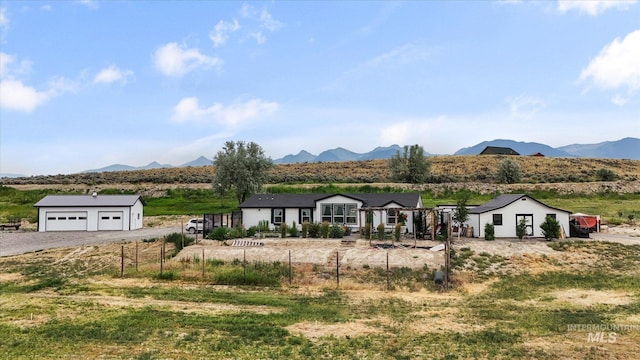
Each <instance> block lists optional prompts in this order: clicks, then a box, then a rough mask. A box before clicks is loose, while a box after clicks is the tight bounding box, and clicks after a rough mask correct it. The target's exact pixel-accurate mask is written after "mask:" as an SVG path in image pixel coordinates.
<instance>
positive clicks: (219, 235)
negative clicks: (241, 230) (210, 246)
mask: <svg viewBox="0 0 640 360" xmlns="http://www.w3.org/2000/svg"><path fill="white" fill-rule="evenodd" d="M207 237H208V238H209V239H211V240H218V241H225V240H227V239H230V236H229V229H228V228H226V227H217V228H215V229H213V231H211V232H210V233H209V235H207Z"/></svg>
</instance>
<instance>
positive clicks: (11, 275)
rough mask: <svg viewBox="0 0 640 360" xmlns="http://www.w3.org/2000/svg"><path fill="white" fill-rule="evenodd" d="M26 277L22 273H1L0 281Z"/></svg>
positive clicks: (18, 279) (17, 279)
mask: <svg viewBox="0 0 640 360" xmlns="http://www.w3.org/2000/svg"><path fill="white" fill-rule="evenodd" d="M22 279H24V276H23V275H22V274H20V273H0V282H13V281H20V280H22Z"/></svg>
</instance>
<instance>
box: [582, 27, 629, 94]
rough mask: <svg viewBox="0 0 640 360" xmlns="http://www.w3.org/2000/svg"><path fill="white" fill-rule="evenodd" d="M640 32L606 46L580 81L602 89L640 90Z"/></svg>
mask: <svg viewBox="0 0 640 360" xmlns="http://www.w3.org/2000/svg"><path fill="white" fill-rule="evenodd" d="M638 64H640V30H636V31H634V32H632V33H630V34H629V35H627V36H626V37H625V38H624V39H622V40H620V39H619V38H616V39H615V40H613V42H612V43H611V44H609V45H607V46H605V47H604V48H603V49H602V50H601V51H600V53H599V54H598V56H596V58H595V59H593V60H591V62H590V63H589V65H588V66H587V67H586V68H585V69H583V70H582V72H581V73H580V80H582V81H590V82H591V83H592V84H593V85H595V86H597V87H599V88H602V89H621V88H627V91H628V93H629V94H633V93H635V92H636V91H638V90H640V65H638Z"/></svg>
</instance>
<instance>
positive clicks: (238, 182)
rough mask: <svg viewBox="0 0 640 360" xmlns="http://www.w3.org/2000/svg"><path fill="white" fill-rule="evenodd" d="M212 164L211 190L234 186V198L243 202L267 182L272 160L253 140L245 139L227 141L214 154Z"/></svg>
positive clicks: (222, 192)
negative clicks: (246, 142) (213, 170)
mask: <svg viewBox="0 0 640 360" xmlns="http://www.w3.org/2000/svg"><path fill="white" fill-rule="evenodd" d="M213 165H214V166H215V174H214V177H213V182H212V184H213V188H214V191H215V192H216V193H218V194H220V195H224V194H225V193H226V192H227V191H229V190H234V191H235V193H236V199H237V200H238V202H239V203H242V202H244V201H245V200H246V199H247V198H248V197H249V196H251V195H252V194H255V193H257V192H259V191H260V189H261V188H262V185H263V184H264V183H266V182H267V179H268V177H269V169H271V167H272V166H273V163H272V162H271V159H270V158H268V157H266V156H265V155H264V151H263V150H262V148H261V147H260V146H259V145H258V144H256V143H254V142H249V143H248V144H245V142H244V141H237V142H235V143H234V142H233V141H227V142H226V143H225V144H224V147H223V148H222V150H220V151H218V153H217V154H216V156H215V157H214V160H213Z"/></svg>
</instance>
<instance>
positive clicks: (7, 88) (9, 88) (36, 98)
mask: <svg viewBox="0 0 640 360" xmlns="http://www.w3.org/2000/svg"><path fill="white" fill-rule="evenodd" d="M15 63H16V58H15V57H14V56H12V55H9V54H5V53H1V52H0V94H2V96H0V108H2V109H8V110H13V111H21V112H32V111H33V110H35V109H36V108H37V107H38V106H40V105H42V104H44V103H45V102H46V101H48V100H49V99H51V98H53V97H55V96H58V95H61V94H63V93H65V92H71V91H75V90H76V88H77V85H76V84H75V83H74V82H71V81H69V80H66V79H64V78H55V79H53V80H51V81H50V82H49V84H48V85H47V88H46V89H45V90H37V89H36V88H34V87H32V86H29V85H26V84H24V83H23V82H22V81H21V80H20V79H19V78H18V76H19V75H22V74H25V73H27V72H29V71H30V69H31V62H30V61H28V60H23V61H20V62H19V63H17V64H18V66H17V67H14V66H13V65H14V64H15Z"/></svg>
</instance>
